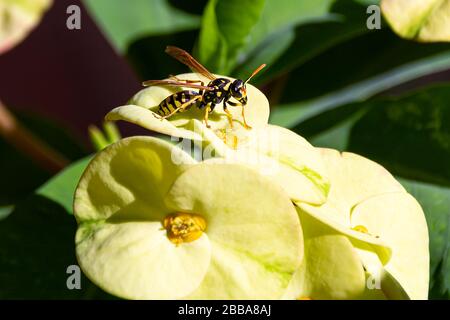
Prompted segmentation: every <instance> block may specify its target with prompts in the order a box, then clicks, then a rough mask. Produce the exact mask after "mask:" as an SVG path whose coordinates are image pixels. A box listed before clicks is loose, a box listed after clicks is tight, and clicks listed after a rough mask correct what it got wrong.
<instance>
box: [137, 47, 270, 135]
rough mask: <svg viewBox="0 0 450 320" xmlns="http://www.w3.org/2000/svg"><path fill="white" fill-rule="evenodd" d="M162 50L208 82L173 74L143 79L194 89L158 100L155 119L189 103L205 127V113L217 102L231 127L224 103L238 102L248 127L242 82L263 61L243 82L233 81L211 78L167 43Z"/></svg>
mask: <svg viewBox="0 0 450 320" xmlns="http://www.w3.org/2000/svg"><path fill="white" fill-rule="evenodd" d="M166 53H167V54H169V55H170V56H172V57H173V58H175V59H177V60H178V61H180V62H181V63H183V64H185V65H186V66H188V67H189V68H190V69H191V70H192V71H193V72H195V73H198V74H200V75H202V76H204V77H206V78H208V79H209V80H210V82H209V83H208V85H205V83H204V82H203V81H201V80H182V79H178V78H177V77H174V76H172V77H171V79H170V80H148V81H145V82H143V85H144V86H156V85H163V86H176V87H187V88H191V89H197V90H183V91H179V92H176V93H174V94H172V95H170V96H168V97H167V98H166V99H164V100H163V101H161V103H160V104H159V106H158V110H157V111H156V113H157V114H158V116H157V117H158V118H159V119H161V120H162V119H167V118H169V117H171V116H173V115H174V114H176V113H179V112H183V111H186V110H188V109H189V108H190V107H191V106H192V105H194V104H196V105H197V107H198V108H199V109H204V110H205V115H204V121H205V125H206V126H207V127H208V128H209V127H210V126H209V125H208V115H209V113H210V112H213V111H214V108H215V106H216V105H217V104H220V103H223V110H224V111H225V113H226V114H227V117H228V121H229V122H230V126H231V127H233V116H232V114H231V112H230V111H229V110H228V106H233V107H236V106H239V105H240V106H242V118H243V123H244V127H245V128H247V129H250V128H251V127H250V126H249V125H248V124H247V121H246V120H245V113H244V106H245V105H246V104H247V88H246V84H247V83H248V82H249V81H250V79H251V78H253V76H255V75H256V74H257V73H258V72H259V71H261V70H262V69H263V68H264V67H265V66H266V65H265V64H263V65H261V66H259V67H258V68H257V69H256V70H255V71H254V72H253V73H252V74H251V76H250V77H249V78H248V79H247V80H246V81H245V82H244V81H242V80H240V79H236V80H234V81H233V80H230V79H226V78H217V77H215V76H214V75H213V74H211V73H210V72H209V71H208V70H207V69H206V68H205V67H204V66H202V65H201V64H200V63H199V62H198V61H197V60H195V59H194V58H193V57H192V56H191V55H190V54H189V53H187V52H186V51H184V50H182V49H180V48H177V47H173V46H168V47H167V48H166ZM231 98H234V99H235V100H236V101H237V103H236V102H233V101H230V99H231ZM155 116H156V115H155Z"/></svg>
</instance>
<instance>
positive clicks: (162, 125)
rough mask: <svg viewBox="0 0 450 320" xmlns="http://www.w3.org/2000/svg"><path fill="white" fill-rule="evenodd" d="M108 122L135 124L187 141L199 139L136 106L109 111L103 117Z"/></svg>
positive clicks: (191, 133) (151, 112)
mask: <svg viewBox="0 0 450 320" xmlns="http://www.w3.org/2000/svg"><path fill="white" fill-rule="evenodd" d="M105 120H108V121H118V120H123V121H127V122H131V123H134V124H137V125H139V126H141V127H143V128H146V129H148V130H151V131H154V132H159V133H162V134H166V135H168V136H172V137H180V138H187V139H193V140H195V139H199V137H198V136H196V135H195V133H193V132H190V131H188V130H185V129H182V128H177V127H176V126H174V125H173V124H172V123H171V122H169V121H168V120H165V119H163V120H161V119H158V118H156V114H155V113H154V112H153V111H150V110H148V109H146V108H143V107H139V106H136V105H127V106H122V107H117V108H115V109H113V110H111V111H110V112H109V113H108V114H107V115H106V117H105Z"/></svg>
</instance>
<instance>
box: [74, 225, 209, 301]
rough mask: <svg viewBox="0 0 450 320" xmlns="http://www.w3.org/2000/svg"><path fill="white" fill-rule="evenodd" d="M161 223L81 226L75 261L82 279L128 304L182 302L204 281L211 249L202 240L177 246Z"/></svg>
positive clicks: (77, 238) (206, 241) (205, 241)
mask: <svg viewBox="0 0 450 320" xmlns="http://www.w3.org/2000/svg"><path fill="white" fill-rule="evenodd" d="M161 229H162V228H161V223H159V222H127V223H120V224H111V223H105V224H102V223H98V224H83V225H81V226H80V228H79V229H78V232H77V237H76V244H77V257H78V261H79V263H80V266H81V268H82V269H83V271H84V273H85V274H86V275H87V276H88V278H89V279H91V280H92V281H93V282H94V283H96V284H97V285H98V286H100V287H101V288H102V289H104V290H105V291H107V292H110V293H112V294H114V295H116V296H119V297H123V298H128V299H178V298H181V297H183V296H185V295H187V294H189V293H190V292H192V291H193V290H195V289H196V288H197V287H198V285H199V284H200V283H201V281H202V280H203V278H204V276H205V274H206V271H207V269H208V267H209V264H210V259H211V245H210V242H209V240H208V237H207V236H206V235H205V234H203V235H202V236H201V237H200V238H199V239H197V240H196V241H194V242H190V243H184V244H182V245H179V246H175V245H174V244H173V243H172V242H170V241H169V239H168V238H167V237H166V231H165V230H161Z"/></svg>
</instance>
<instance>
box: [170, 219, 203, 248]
mask: <svg viewBox="0 0 450 320" xmlns="http://www.w3.org/2000/svg"><path fill="white" fill-rule="evenodd" d="M163 226H164V229H166V231H167V238H169V240H170V241H171V242H172V243H174V244H176V245H179V244H181V243H183V242H192V241H195V240H197V239H198V238H200V237H201V236H202V234H203V231H205V230H206V221H205V219H203V217H201V216H199V215H198V214H191V213H183V212H178V213H172V214H170V215H168V216H166V217H165V218H164V221H163Z"/></svg>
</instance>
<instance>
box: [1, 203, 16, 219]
mask: <svg viewBox="0 0 450 320" xmlns="http://www.w3.org/2000/svg"><path fill="white" fill-rule="evenodd" d="M13 210H14V206H11V205H10V206H1V207H0V221H1V220H3V219H6V218H7V217H8V216H9V215H10V214H11V212H13Z"/></svg>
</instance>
